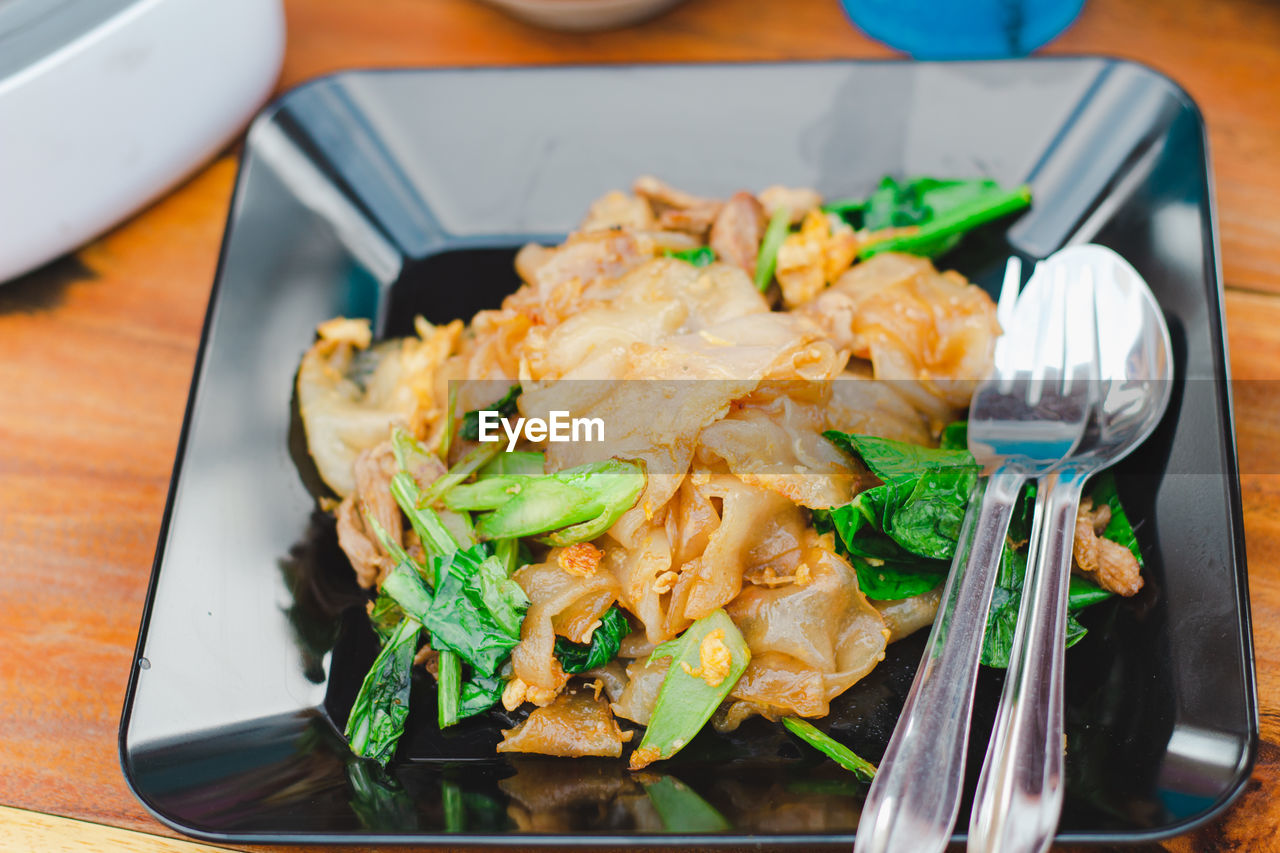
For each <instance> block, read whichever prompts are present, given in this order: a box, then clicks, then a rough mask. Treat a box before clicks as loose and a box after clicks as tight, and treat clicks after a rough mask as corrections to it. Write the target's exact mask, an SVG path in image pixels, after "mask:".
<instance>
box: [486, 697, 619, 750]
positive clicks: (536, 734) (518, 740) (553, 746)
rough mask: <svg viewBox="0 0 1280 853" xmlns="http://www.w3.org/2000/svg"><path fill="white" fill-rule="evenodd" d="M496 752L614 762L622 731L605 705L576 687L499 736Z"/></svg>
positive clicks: (605, 703) (601, 700)
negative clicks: (593, 758)
mask: <svg viewBox="0 0 1280 853" xmlns="http://www.w3.org/2000/svg"><path fill="white" fill-rule="evenodd" d="M498 752H536V753H539V754H541V755H559V756H562V757H566V758H573V757H581V756H584V755H597V756H603V757H605V758H617V757H618V756H620V755H622V731H621V729H619V728H618V723H617V721H616V720H614V718H613V715H612V714H610V713H609V703H608V702H606V701H605V700H604V699H603V698H598V697H596V696H595V695H594V693H593V691H591V690H590V689H588V688H584V687H576V688H573V689H570V690H568V691H566V692H564V693H561V694H560V695H559V696H557V697H556V700H555V701H554V702H552V703H551V704H550V705H547V706H546V707H544V708H536V709H534V711H533V713H531V714H529V717H528V719H526V720H525V721H524V722H522V723H520V724H518V725H517V726H516V727H515V728H514V729H511V730H509V731H505V732H503V733H502V743H500V744H498Z"/></svg>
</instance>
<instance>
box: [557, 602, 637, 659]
mask: <svg viewBox="0 0 1280 853" xmlns="http://www.w3.org/2000/svg"><path fill="white" fill-rule="evenodd" d="M630 631H631V626H630V625H629V624H628V623H627V617H626V616H624V615H622V611H621V610H619V609H618V608H617V607H610V608H609V609H608V610H606V611H605V612H604V616H602V617H600V624H599V625H597V626H596V629H595V630H594V631H592V632H591V642H590V643H589V644H585V645H584V644H582V643H573V642H570V641H569V640H566V639H565V638H564V637H556V657H557V658H559V659H560V666H561V667H563V668H564V671H565V672H567V673H569V674H570V675H574V674H576V673H579V672H586V671H587V670H589V669H595V668H596V667H598V666H604V665H605V664H606V663H608V662H609V661H611V660H613V659H614V658H615V657H617V655H618V649H620V648H622V638H623V637H625V636H626V635H627V634H628V633H630Z"/></svg>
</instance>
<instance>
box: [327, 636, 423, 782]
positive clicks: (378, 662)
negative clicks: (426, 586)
mask: <svg viewBox="0 0 1280 853" xmlns="http://www.w3.org/2000/svg"><path fill="white" fill-rule="evenodd" d="M421 630H422V625H421V624H419V623H418V622H417V620H414V619H410V618H407V617H406V618H405V619H404V620H402V621H401V622H400V624H399V625H398V626H397V627H396V629H395V631H393V632H392V634H391V637H390V638H389V639H388V640H387V642H386V643H384V644H383V646H382V651H380V652H379V653H378V657H377V658H376V659H375V660H374V662H373V666H372V667H370V668H369V672H368V674H367V675H365V677H364V683H362V684H361V685H360V692H359V693H358V694H357V695H356V701H355V704H354V705H352V706H351V714H350V716H348V717H347V725H346V728H345V730H344V734H345V735H346V738H347V742H348V743H349V744H351V751H352V752H354V753H355V754H356V755H358V756H360V757H361V758H371V759H373V760H374V761H376V762H378V763H379V764H383V765H385V764H386V763H387V762H388V761H389V760H390V759H391V756H392V755H394V754H395V751H396V744H398V743H399V742H400V736H401V735H402V734H404V721H405V718H406V717H408V716H409V685H410V682H411V676H410V669H411V668H412V667H413V656H414V653H415V652H416V651H417V650H418V634H419V632H420V631H421Z"/></svg>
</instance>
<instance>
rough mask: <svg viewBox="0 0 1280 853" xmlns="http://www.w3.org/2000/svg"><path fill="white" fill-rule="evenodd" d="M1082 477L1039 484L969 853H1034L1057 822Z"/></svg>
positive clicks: (1067, 472)
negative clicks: (1018, 606)
mask: <svg viewBox="0 0 1280 853" xmlns="http://www.w3.org/2000/svg"><path fill="white" fill-rule="evenodd" d="M1088 473H1089V472H1088V471H1087V470H1084V469H1081V468H1075V467H1072V468H1064V469H1061V470H1059V471H1055V472H1052V473H1050V474H1049V475H1047V476H1046V477H1044V478H1042V479H1041V480H1040V490H1039V492H1038V493H1037V495H1036V513H1035V521H1034V522H1032V527H1031V547H1030V550H1029V551H1028V553H1027V574H1026V577H1025V579H1024V581H1023V600H1022V607H1021V609H1020V611H1019V613H1018V624H1017V628H1016V629H1015V631H1014V640H1013V648H1012V650H1011V651H1010V656H1009V670H1008V672H1007V674H1006V676H1005V682H1004V692H1003V693H1002V694H1001V697H1000V708H999V710H998V711H997V713H996V722H995V727H994V728H993V729H992V732H991V740H990V743H989V745H988V747H987V756H986V760H985V761H984V762H983V765H982V775H981V776H980V777H979V780H978V789H977V792H976V794H975V795H974V802H973V811H972V813H971V814H970V817H969V848H968V849H969V853H987V851H1000V853H1040V851H1044V850H1047V849H1048V848H1049V845H1050V843H1051V842H1052V841H1053V834H1054V830H1056V829H1057V826H1058V818H1059V816H1060V815H1061V813H1062V797H1063V788H1062V765H1063V760H1062V753H1063V742H1062V714H1063V671H1064V668H1065V654H1066V634H1067V602H1068V592H1069V586H1070V581H1071V549H1072V544H1073V543H1074V541H1075V530H1076V511H1077V510H1078V509H1079V506H1080V492H1081V488H1082V486H1083V485H1084V480H1085V478H1086V476H1087V475H1088Z"/></svg>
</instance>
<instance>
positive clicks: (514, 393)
mask: <svg viewBox="0 0 1280 853" xmlns="http://www.w3.org/2000/svg"><path fill="white" fill-rule="evenodd" d="M519 399H520V386H519V385H512V386H511V387H510V388H508V389H507V393H505V394H503V395H502V398H501V399H499V400H498V401H497V402H495V403H494V404H493V405H491V406H488V407H486V408H485V409H473V410H471V411H470V412H467V413H466V414H465V415H463V416H462V423H461V424H460V425H459V426H458V438H461V439H463V440H464V441H479V440H480V412H481V411H486V412H495V411H496V412H497V413H498V415H499V416H501V417H504V418H509V417H511V416H512V415H514V414H515V413H516V412H518V411H519V408H518V405H517V403H516V401H517V400H519Z"/></svg>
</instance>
